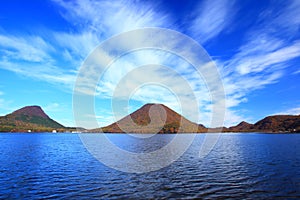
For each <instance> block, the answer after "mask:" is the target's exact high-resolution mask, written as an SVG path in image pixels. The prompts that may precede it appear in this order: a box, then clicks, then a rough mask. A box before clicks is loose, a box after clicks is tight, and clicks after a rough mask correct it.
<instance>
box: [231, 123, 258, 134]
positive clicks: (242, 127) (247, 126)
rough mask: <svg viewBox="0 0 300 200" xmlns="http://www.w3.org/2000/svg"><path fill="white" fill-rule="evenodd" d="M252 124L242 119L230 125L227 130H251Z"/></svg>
mask: <svg viewBox="0 0 300 200" xmlns="http://www.w3.org/2000/svg"><path fill="white" fill-rule="evenodd" d="M253 129H254V127H253V124H250V123H248V122H245V121H242V122H241V123H239V124H238V125H236V126H232V127H230V128H228V129H227V131H228V132H251V131H252V132H253Z"/></svg>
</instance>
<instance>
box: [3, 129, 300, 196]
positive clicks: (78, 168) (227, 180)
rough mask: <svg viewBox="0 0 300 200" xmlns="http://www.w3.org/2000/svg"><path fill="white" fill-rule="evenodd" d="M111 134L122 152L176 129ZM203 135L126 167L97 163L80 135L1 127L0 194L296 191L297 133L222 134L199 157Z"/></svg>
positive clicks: (160, 142) (164, 138)
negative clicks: (163, 162) (157, 162)
mask: <svg viewBox="0 0 300 200" xmlns="http://www.w3.org/2000/svg"><path fill="white" fill-rule="evenodd" d="M109 137H110V139H111V141H112V142H113V143H114V144H117V145H118V146H119V147H120V148H123V149H126V150H128V151H132V152H151V151H154V150H156V149H158V148H161V147H162V146H164V145H166V144H168V143H169V142H170V141H171V140H172V138H173V137H174V135H156V136H155V137H153V138H151V139H139V138H134V137H130V136H126V135H120V134H116V135H110V136H109ZM203 138H204V135H197V136H196V139H195V141H194V143H193V144H192V146H191V147H190V148H189V149H188V151H187V152H186V153H185V154H184V155H183V156H182V157H180V159H179V160H177V161H176V162H174V163H173V164H171V165H170V166H168V167H166V168H163V169H161V170H159V171H154V172H150V173H146V174H128V173H124V172H119V171H116V170H114V169H110V168H108V167H106V166H104V165H103V164H101V163H100V162H98V161H97V160H96V159H95V158H94V157H93V156H91V155H90V154H89V153H88V152H87V150H86V149H85V148H84V146H83V144H82V143H81V141H80V139H79V137H78V135H74V134H0V143H1V144H0V151H1V154H0V160H1V163H0V198H1V199H16V198H18V199H24V198H27V199H28V198H30V199H32V198H37V199H39V198H47V199H48V198H76V199H91V198H102V199H107V198H109V199H114V198H117V199H119V198H125V197H127V198H128V197H129V198H180V197H182V198H183V197H185V198H235V199H240V198H251V199H253V198H275V197H283V198H285V197H298V198H300V189H299V188H300V172H299V168H300V135H292V134H278V135H271V134H222V136H221V137H220V139H219V141H218V143H217V145H216V147H215V148H214V149H213V150H212V152H211V153H210V154H209V155H208V156H206V157H205V158H204V159H200V158H199V150H200V146H201V144H202V142H203ZM163 158H164V155H162V159H163ZM113 159H122V158H119V157H118V156H117V155H116V157H115V158H113Z"/></svg>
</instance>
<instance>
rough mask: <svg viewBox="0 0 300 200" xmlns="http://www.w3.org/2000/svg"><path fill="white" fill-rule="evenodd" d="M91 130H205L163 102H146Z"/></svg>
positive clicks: (151, 131) (156, 131) (167, 131)
mask: <svg viewBox="0 0 300 200" xmlns="http://www.w3.org/2000/svg"><path fill="white" fill-rule="evenodd" d="M92 131H93V132H100V131H103V132H105V133H124V132H126V133H192V132H206V131H207V129H206V128H205V127H204V126H203V125H199V124H196V123H193V122H191V121H189V120H188V119H186V118H185V117H183V116H181V115H180V114H178V113H177V112H175V111H173V110H172V109H170V108H168V107H167V106H165V105H163V104H146V105H144V106H142V107H141V108H140V109H138V110H136V111H135V112H133V113H131V114H130V115H127V116H126V117H124V118H122V119H121V120H119V121H117V122H115V123H113V124H111V125H109V126H106V127H103V128H101V129H94V130H92Z"/></svg>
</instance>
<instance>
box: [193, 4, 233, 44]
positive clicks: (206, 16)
mask: <svg viewBox="0 0 300 200" xmlns="http://www.w3.org/2000/svg"><path fill="white" fill-rule="evenodd" d="M234 4H235V1H231V0H216V1H209V0H206V1H204V2H201V3H200V4H199V6H198V8H197V9H196V10H195V11H193V12H194V13H193V15H195V18H194V20H193V21H192V23H191V26H190V27H191V28H190V33H191V35H193V36H194V37H196V38H197V39H198V40H199V41H200V42H201V43H206V42H208V41H209V40H210V39H213V38H215V37H216V36H218V35H219V34H221V33H222V32H226V29H227V28H228V26H229V25H231V22H232V20H233V18H234V15H235V13H236V8H235V7H234Z"/></svg>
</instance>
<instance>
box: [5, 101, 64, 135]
mask: <svg viewBox="0 0 300 200" xmlns="http://www.w3.org/2000/svg"><path fill="white" fill-rule="evenodd" d="M54 129H65V127H64V126H63V125H61V124H59V123H58V122H56V121H54V120H53V119H51V118H50V117H49V116H48V115H47V114H46V113H45V112H44V111H43V110H42V108H41V107H40V106H26V107H23V108H21V109H19V110H16V111H14V112H12V113H11V114H8V115H5V116H3V117H0V131H1V132H27V131H28V130H31V131H32V132H44V131H45V132H48V131H52V130H54Z"/></svg>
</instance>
